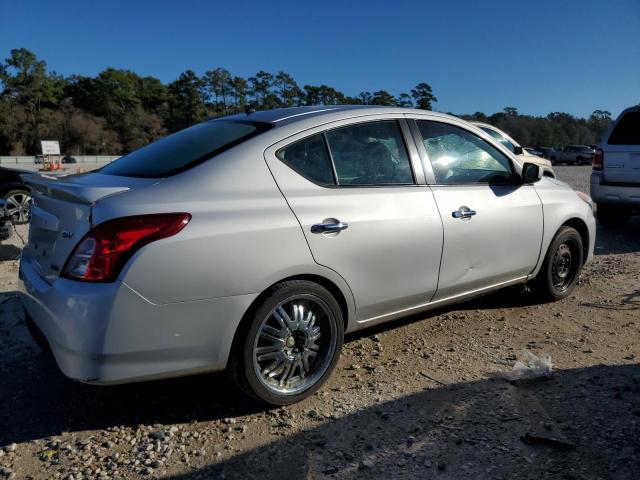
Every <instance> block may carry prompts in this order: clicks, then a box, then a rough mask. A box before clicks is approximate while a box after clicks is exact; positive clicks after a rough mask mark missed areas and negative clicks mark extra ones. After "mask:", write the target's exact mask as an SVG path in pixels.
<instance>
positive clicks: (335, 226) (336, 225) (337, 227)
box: [311, 222, 349, 233]
mask: <svg viewBox="0 0 640 480" xmlns="http://www.w3.org/2000/svg"><path fill="white" fill-rule="evenodd" d="M347 228H349V224H348V223H344V222H333V223H316V224H315V225H312V226H311V233H336V232H339V231H341V230H345V229H347Z"/></svg>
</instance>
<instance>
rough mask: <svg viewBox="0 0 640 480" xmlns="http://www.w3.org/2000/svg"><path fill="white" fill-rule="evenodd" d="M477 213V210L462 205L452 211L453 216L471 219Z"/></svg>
mask: <svg viewBox="0 0 640 480" xmlns="http://www.w3.org/2000/svg"><path fill="white" fill-rule="evenodd" d="M475 214H476V211H475V210H471V209H470V208H469V207H464V206H463V207H460V208H459V209H458V210H456V211H455V212H451V216H452V217H453V218H460V219H462V220H470V219H471V217H473V216H474V215H475Z"/></svg>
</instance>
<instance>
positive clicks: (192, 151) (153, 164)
mask: <svg viewBox="0 0 640 480" xmlns="http://www.w3.org/2000/svg"><path fill="white" fill-rule="evenodd" d="M269 128H271V125H269V124H265V123H257V122H240V121H231V120H216V121H210V122H204V123H199V124H197V125H194V126H193V127H190V128H187V129H185V130H181V131H179V132H177V133H174V134H172V135H169V136H167V137H164V138H163V139H161V140H158V141H157V142H153V143H151V144H149V145H147V146H145V147H142V148H140V149H138V150H135V151H134V152H131V153H129V154H128V155H125V156H123V157H121V158H119V159H118V160H116V161H115V162H113V163H110V164H108V165H106V166H105V167H103V168H102V169H100V173H104V174H107V175H118V176H123V177H150V178H155V177H167V176H170V175H174V174H176V173H179V172H182V171H184V170H187V169H189V168H191V167H193V166H195V165H197V164H198V163H201V162H204V161H205V160H208V159H210V158H212V157H214V156H215V155H217V154H219V153H222V152H223V151H225V150H228V149H229V148H231V147H233V146H235V145H238V144H239V143H242V142H243V141H245V140H247V139H249V138H251V137H254V136H255V135H258V134H259V133H261V132H263V131H265V130H268V129H269Z"/></svg>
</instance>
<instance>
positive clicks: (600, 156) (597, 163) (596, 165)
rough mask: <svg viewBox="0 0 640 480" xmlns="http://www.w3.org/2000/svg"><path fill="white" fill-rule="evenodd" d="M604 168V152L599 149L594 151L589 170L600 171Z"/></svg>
mask: <svg viewBox="0 0 640 480" xmlns="http://www.w3.org/2000/svg"><path fill="white" fill-rule="evenodd" d="M603 168H604V152H603V151H602V149H601V148H598V149H597V150H596V153H595V154H594V155H593V164H592V165H591V169H592V170H595V171H602V169H603Z"/></svg>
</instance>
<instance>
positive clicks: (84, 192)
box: [20, 173, 129, 205]
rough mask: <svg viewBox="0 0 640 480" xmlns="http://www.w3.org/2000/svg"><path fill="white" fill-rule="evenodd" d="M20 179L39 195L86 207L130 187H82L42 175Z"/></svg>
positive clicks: (25, 175)
mask: <svg viewBox="0 0 640 480" xmlns="http://www.w3.org/2000/svg"><path fill="white" fill-rule="evenodd" d="M20 178H22V181H23V182H24V183H26V184H27V185H29V187H31V189H32V190H33V191H35V192H37V193H40V194H44V195H47V196H49V197H53V198H58V199H60V200H67V201H70V202H76V203H83V204H86V205H93V204H94V203H95V202H96V201H97V200H99V199H101V198H104V197H107V196H109V195H114V194H116V193H120V192H126V191H127V190H129V187H115V186H94V185H82V184H80V183H74V182H72V181H68V180H65V177H56V176H53V175H46V174H41V173H28V174H23V175H20Z"/></svg>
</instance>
